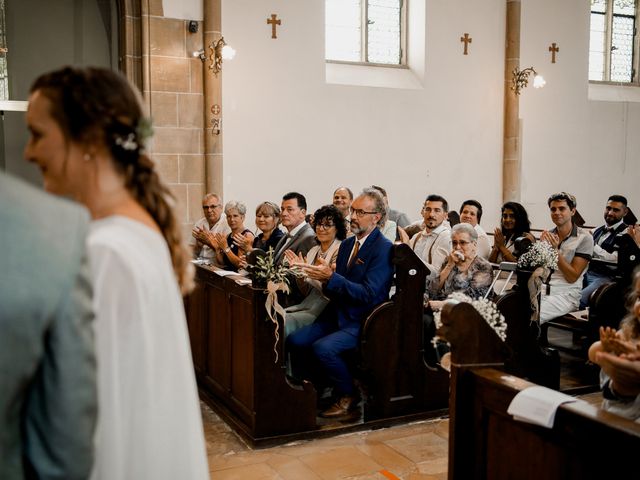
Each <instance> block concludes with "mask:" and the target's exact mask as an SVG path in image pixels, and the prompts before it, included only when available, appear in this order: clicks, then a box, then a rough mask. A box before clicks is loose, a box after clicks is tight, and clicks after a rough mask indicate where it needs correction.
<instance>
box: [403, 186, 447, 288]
mask: <svg viewBox="0 0 640 480" xmlns="http://www.w3.org/2000/svg"><path fill="white" fill-rule="evenodd" d="M448 211H449V204H448V203H447V201H446V200H445V199H444V197H441V196H440V195H433V194H432V195H429V196H428V197H427V198H426V200H425V202H424V206H423V207H422V218H423V219H424V229H423V230H422V231H420V232H418V233H416V234H415V235H414V236H413V237H411V240H410V241H409V246H410V247H411V248H412V249H413V251H414V252H416V255H417V256H418V257H419V258H420V259H421V260H422V261H423V262H424V264H425V265H426V266H427V267H428V268H429V271H430V272H431V273H430V277H433V276H436V275H438V274H439V273H440V268H442V265H443V264H444V263H445V262H446V260H447V257H448V256H449V254H450V253H451V228H450V227H449V223H448V222H445V220H446V219H447V213H448Z"/></svg>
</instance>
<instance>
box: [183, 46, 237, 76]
mask: <svg viewBox="0 0 640 480" xmlns="http://www.w3.org/2000/svg"><path fill="white" fill-rule="evenodd" d="M208 48H209V51H210V53H209V55H206V54H205V53H204V49H201V50H198V51H196V52H193V53H192V55H193V56H194V57H198V58H200V60H202V61H203V62H204V61H205V60H206V59H207V57H208V58H209V61H210V62H211V63H210V64H209V69H210V70H212V71H213V73H214V75H215V76H216V77H217V76H218V73H220V71H222V60H231V59H232V58H233V57H235V56H236V51H235V50H234V49H233V48H231V47H230V46H229V45H227V42H225V41H224V37H220V39H219V40H218V41H217V42H211V44H210V45H209V46H208Z"/></svg>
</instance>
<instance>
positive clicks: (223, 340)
mask: <svg viewBox="0 0 640 480" xmlns="http://www.w3.org/2000/svg"><path fill="white" fill-rule="evenodd" d="M393 261H394V264H395V267H396V291H395V295H394V297H393V298H392V300H390V301H388V302H385V303H383V304H381V305H379V306H378V307H377V308H376V309H374V311H373V312H372V313H371V314H370V315H369V317H368V318H367V319H366V321H365V323H364V325H363V329H362V333H361V338H360V344H359V350H358V351H357V352H355V358H356V362H355V363H357V365H358V366H359V368H358V370H359V372H360V381H361V382H362V385H363V387H364V390H365V397H364V422H362V421H359V422H358V423H357V424H355V423H351V424H347V425H337V426H333V425H331V426H328V425H327V424H326V422H324V423H323V424H322V425H320V424H319V422H318V421H317V418H316V414H317V409H316V403H317V392H316V390H315V388H314V387H313V385H311V384H310V383H309V382H303V384H302V385H294V384H292V383H291V382H289V381H288V380H287V378H286V374H285V373H286V365H285V357H284V355H285V352H284V342H283V338H284V335H283V331H284V329H283V324H282V319H281V318H279V317H278V319H277V320H278V327H279V332H280V337H279V339H278V341H277V342H276V338H275V335H274V328H275V326H274V324H273V323H272V322H271V321H270V320H269V319H268V318H267V314H266V310H265V307H264V303H265V294H264V293H263V291H262V290H261V289H254V288H252V287H251V286H248V285H238V284H236V282H235V281H234V280H233V279H232V278H230V277H220V276H218V275H217V274H216V273H215V272H214V271H213V269H211V268H209V267H205V266H201V265H197V266H196V272H197V273H196V285H197V287H196V289H195V290H194V292H193V293H192V294H191V295H190V296H189V297H187V298H186V299H185V307H186V311H187V324H188V327H189V336H190V340H191V349H192V354H193V360H194V365H195V370H196V378H197V380H198V386H199V389H200V393H201V396H202V398H203V399H204V400H205V401H206V402H207V403H209V404H210V405H211V406H212V407H213V408H214V409H215V410H216V411H217V412H218V413H219V414H220V415H221V416H222V417H223V418H224V419H225V420H226V421H227V422H228V423H230V424H231V425H232V426H233V428H234V429H235V430H236V431H237V432H238V433H240V434H241V435H242V436H243V437H244V438H245V439H246V440H247V441H248V442H249V443H251V444H252V445H254V446H267V445H275V444H280V443H284V442H287V441H291V440H295V439H299V438H309V437H314V436H324V435H327V434H329V433H334V434H335V433H340V432H341V431H345V430H347V431H349V430H354V429H358V428H367V426H369V428H373V427H376V426H385V425H390V424H393V423H399V422H401V421H404V420H411V419H417V418H428V417H433V416H440V415H443V414H446V408H447V403H448V402H447V401H448V392H449V375H448V372H446V371H445V370H443V369H442V368H439V367H438V368H437V369H429V368H428V367H427V366H426V365H425V363H424V360H423V352H422V310H423V293H424V288H425V276H426V271H427V268H426V267H425V266H424V264H423V263H422V261H421V260H420V259H419V258H418V257H417V256H416V255H415V254H414V253H413V251H412V250H411V248H409V246H407V245H404V244H400V245H396V246H394V260H393ZM276 354H277V357H276Z"/></svg>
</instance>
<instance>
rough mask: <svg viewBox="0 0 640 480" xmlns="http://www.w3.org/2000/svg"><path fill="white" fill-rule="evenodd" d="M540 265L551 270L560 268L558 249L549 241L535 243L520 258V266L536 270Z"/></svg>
mask: <svg viewBox="0 0 640 480" xmlns="http://www.w3.org/2000/svg"><path fill="white" fill-rule="evenodd" d="M539 267H542V268H548V269H549V270H557V268H558V251H557V250H556V249H555V248H553V247H552V246H551V245H550V244H549V242H546V241H540V242H536V243H534V244H533V245H531V247H529V250H527V251H526V252H525V253H523V254H522V255H520V258H518V268H522V269H528V270H535V269H536V268H539Z"/></svg>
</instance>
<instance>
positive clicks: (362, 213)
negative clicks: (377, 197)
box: [349, 208, 378, 218]
mask: <svg viewBox="0 0 640 480" xmlns="http://www.w3.org/2000/svg"><path fill="white" fill-rule="evenodd" d="M349 211H350V212H351V215H355V216H356V217H358V218H360V217H364V216H365V215H375V214H376V213H378V212H367V211H366V210H361V209H359V208H350V209H349Z"/></svg>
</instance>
